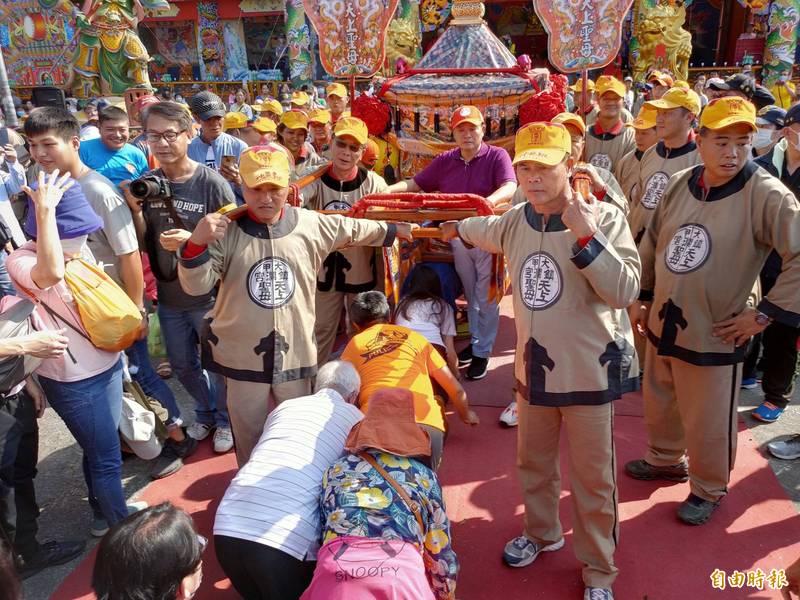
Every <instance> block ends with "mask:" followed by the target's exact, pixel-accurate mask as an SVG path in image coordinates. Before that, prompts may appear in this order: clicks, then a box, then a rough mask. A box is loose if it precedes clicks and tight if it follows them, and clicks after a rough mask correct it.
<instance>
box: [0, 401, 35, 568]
mask: <svg viewBox="0 0 800 600" xmlns="http://www.w3.org/2000/svg"><path fill="white" fill-rule="evenodd" d="M38 460H39V424H38V423H37V421H36V409H35V408H34V405H33V400H31V398H30V396H28V394H27V392H25V390H23V391H22V392H20V393H19V394H16V395H14V396H9V397H6V398H0V529H1V530H2V532H0V541H3V542H9V541H10V542H12V543H13V546H14V548H13V551H14V552H15V553H16V554H19V555H22V556H23V557H24V558H29V557H30V556H31V555H32V554H34V553H35V552H36V551H37V550H38V549H39V543H38V542H37V541H36V534H37V532H38V524H37V519H38V517H39V506H38V505H37V504H36V490H35V488H34V486H33V480H34V478H35V477H36V463H37V462H38Z"/></svg>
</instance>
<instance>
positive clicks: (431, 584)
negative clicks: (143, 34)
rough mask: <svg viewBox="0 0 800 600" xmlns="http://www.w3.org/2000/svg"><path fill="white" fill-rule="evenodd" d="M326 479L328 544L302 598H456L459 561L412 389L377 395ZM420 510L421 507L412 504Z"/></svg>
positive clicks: (325, 539) (325, 531)
mask: <svg viewBox="0 0 800 600" xmlns="http://www.w3.org/2000/svg"><path fill="white" fill-rule="evenodd" d="M345 449H346V450H347V451H348V452H349V454H346V455H345V456H343V457H342V458H340V459H339V460H337V461H336V462H334V463H333V465H332V466H331V467H330V468H329V469H328V471H327V472H326V473H325V476H324V478H323V494H322V520H323V528H322V541H323V544H324V545H323V546H322V548H321V549H320V551H319V553H318V555H317V567H316V570H315V571H314V579H313V580H312V582H311V585H310V587H309V588H308V590H306V592H305V594H303V596H302V597H301V600H345V599H346V600H382V599H389V598H391V599H393V600H433V599H434V598H435V599H437V600H443V599H446V598H448V599H450V598H454V595H455V587H456V576H457V574H458V561H457V559H456V555H455V552H453V549H452V548H451V546H450V522H449V521H448V519H447V514H446V511H445V506H444V499H443V498H442V490H441V488H440V487H439V482H438V480H437V478H436V474H435V473H434V472H433V471H432V470H431V469H430V468H429V467H427V466H426V465H425V464H424V463H423V462H422V461H424V460H426V459H427V458H428V457H429V456H430V452H431V447H430V439H429V437H428V434H427V433H426V432H425V431H423V430H422V429H420V428H419V427H418V426H417V424H416V423H415V420H414V405H413V396H412V394H411V393H410V392H409V391H408V390H404V389H399V388H392V389H389V388H384V389H380V390H378V391H376V392H375V394H374V395H373V396H372V398H371V399H370V402H369V408H368V409H367V415H366V417H365V418H364V420H363V421H361V422H360V423H358V424H357V425H356V426H355V427H354V428H353V430H352V431H351V432H350V436H349V437H348V439H347V444H346V445H345ZM412 505H413V507H414V509H417V512H416V513H415V512H414V509H412Z"/></svg>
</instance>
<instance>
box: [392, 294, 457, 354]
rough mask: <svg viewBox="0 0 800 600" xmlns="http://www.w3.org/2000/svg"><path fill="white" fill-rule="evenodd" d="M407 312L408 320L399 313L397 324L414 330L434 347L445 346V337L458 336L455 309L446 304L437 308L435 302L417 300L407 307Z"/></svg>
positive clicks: (396, 319) (443, 303)
mask: <svg viewBox="0 0 800 600" xmlns="http://www.w3.org/2000/svg"><path fill="white" fill-rule="evenodd" d="M436 310H439V311H440V312H439V314H436ZM405 312H406V314H407V315H408V318H407V319H405V318H403V316H402V315H401V314H400V311H398V312H397V318H395V323H396V324H397V325H402V326H403V327H408V328H409V329H413V330H414V331H416V332H417V333H419V334H420V335H421V336H423V337H424V338H425V339H426V340H428V341H429V342H430V343H431V344H433V345H434V346H444V339H443V336H446V335H452V336H455V335H456V324H455V321H454V320H453V309H452V308H451V307H450V306H449V305H448V304H447V303H446V302H442V303H441V306H440V307H438V308H437V307H436V303H435V301H434V300H415V301H413V302H411V303H410V304H408V305H407V306H406V309H405Z"/></svg>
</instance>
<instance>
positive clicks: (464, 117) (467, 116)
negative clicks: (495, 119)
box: [450, 105, 483, 129]
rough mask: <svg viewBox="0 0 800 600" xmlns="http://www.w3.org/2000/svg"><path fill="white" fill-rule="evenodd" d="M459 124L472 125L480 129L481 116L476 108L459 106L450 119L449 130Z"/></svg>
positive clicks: (481, 123)
mask: <svg viewBox="0 0 800 600" xmlns="http://www.w3.org/2000/svg"><path fill="white" fill-rule="evenodd" d="M461 123H472V124H473V125H475V126H476V127H480V126H481V125H483V115H482V114H481V111H479V110H478V108H477V107H476V106H470V105H466V106H459V107H458V108H457V109H456V110H455V112H454V113H453V115H452V116H451V117H450V129H455V128H456V127H458V126H459V125H461Z"/></svg>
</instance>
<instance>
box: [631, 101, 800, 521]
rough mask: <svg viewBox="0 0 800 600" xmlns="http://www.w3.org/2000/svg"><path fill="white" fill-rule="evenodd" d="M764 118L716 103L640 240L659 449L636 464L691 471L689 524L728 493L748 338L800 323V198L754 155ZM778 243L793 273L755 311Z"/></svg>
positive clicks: (652, 427)
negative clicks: (696, 160)
mask: <svg viewBox="0 0 800 600" xmlns="http://www.w3.org/2000/svg"><path fill="white" fill-rule="evenodd" d="M755 119H756V114H755V108H754V106H753V105H752V104H751V103H750V102H748V101H747V100H744V99H742V98H719V99H717V100H714V101H712V102H710V103H709V104H708V105H707V106H706V108H705V110H704V111H703V114H702V115H701V117H700V136H699V138H698V143H697V148H698V151H699V152H700V157H701V159H702V161H703V164H702V165H700V166H696V167H693V168H691V169H687V170H685V171H683V172H681V173H679V174H677V175H675V176H674V177H673V178H672V179H671V180H670V182H669V186H668V187H667V190H666V192H665V194H664V197H663V198H662V199H661V201H660V202H659V203H658V206H657V207H656V209H655V211H654V212H653V218H652V220H651V221H650V225H649V227H648V228H647V230H646V232H645V234H644V237H643V238H642V241H641V244H640V247H639V252H640V254H641V257H642V292H641V295H640V300H641V301H642V302H641V306H640V308H639V310H638V311H637V314H636V316H635V322H634V325H636V326H638V327H639V328H641V329H646V331H647V338H648V340H649V343H648V344H647V355H646V360H645V371H644V411H645V423H646V424H647V431H648V445H649V447H648V450H647V453H646V455H645V458H644V460H635V461H631V462H629V463H628V464H626V465H625V471H626V472H627V473H628V474H629V475H630V476H631V477H634V478H636V479H648V480H649V479H665V480H669V481H686V480H687V479H689V480H690V482H691V483H690V488H691V493H690V494H689V497H688V498H687V499H686V500H685V501H684V502H683V503H682V504H681V506H680V508H679V509H678V517H679V518H680V519H681V520H682V521H683V522H685V523H687V524H690V525H700V524H702V523H705V522H706V521H707V520H708V519H709V518H710V517H711V514H712V513H713V512H714V510H715V509H716V507H717V506H718V505H719V502H720V500H721V499H722V497H723V496H724V495H725V494H726V493H727V491H728V490H727V486H728V481H729V479H730V471H731V469H732V468H733V464H734V459H735V456H736V434H737V429H736V421H737V405H738V402H737V401H738V396H739V385H740V381H741V377H742V374H741V367H740V364H739V363H741V362H742V361H743V360H744V351H745V344H746V342H747V341H748V339H749V338H750V337H751V336H753V335H754V334H756V333H759V332H761V331H763V330H764V328H766V326H767V325H768V324H769V323H770V322H771V321H772V320H773V319H774V320H775V321H777V322H779V323H783V324H785V325H788V326H790V327H800V295H798V293H797V290H798V287H800V205H798V202H797V200H796V199H795V197H794V195H793V194H792V193H791V192H790V191H789V189H788V188H786V187H785V186H784V185H783V183H781V181H780V180H779V179H778V178H776V177H772V176H771V175H770V174H769V173H768V172H767V171H766V170H764V169H762V168H760V167H758V166H757V165H756V164H755V163H753V162H751V161H749V160H748V158H749V155H750V141H751V137H752V132H754V131H755V130H756V124H755ZM772 248H774V249H775V251H777V252H778V254H780V256H781V258H782V259H783V270H782V272H781V274H780V275H779V277H778V279H777V282H776V283H775V286H774V287H773V288H772V289H771V290H770V292H769V293H768V294H767V296H766V297H765V298H764V299H763V300H761V302H760V303H759V304H758V308H757V309H756V308H752V307H748V305H747V303H748V297H749V296H750V290H751V288H752V287H753V283H754V282H755V280H756V278H757V277H758V273H759V271H760V270H761V267H762V266H763V265H764V262H765V261H766V258H767V255H768V254H769V252H770V251H771V249H772ZM731 315H734V316H733V317H732V316H731ZM687 454H688V458H689V464H688V467H687V461H686V457H687Z"/></svg>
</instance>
